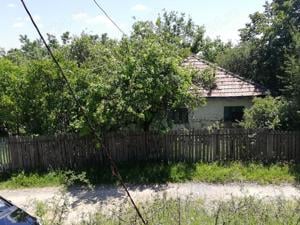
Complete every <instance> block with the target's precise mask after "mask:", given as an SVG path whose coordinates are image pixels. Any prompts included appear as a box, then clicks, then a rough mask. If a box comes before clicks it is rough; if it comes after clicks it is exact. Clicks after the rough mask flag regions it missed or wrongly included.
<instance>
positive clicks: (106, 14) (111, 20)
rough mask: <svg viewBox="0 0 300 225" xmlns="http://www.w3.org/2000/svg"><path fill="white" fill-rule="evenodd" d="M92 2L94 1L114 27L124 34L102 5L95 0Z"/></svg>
mask: <svg viewBox="0 0 300 225" xmlns="http://www.w3.org/2000/svg"><path fill="white" fill-rule="evenodd" d="M93 2H94V3H95V5H96V6H97V7H98V9H100V10H101V11H102V12H103V13H104V15H105V16H106V17H107V18H108V19H109V20H110V22H112V23H113V25H115V27H116V28H117V29H118V30H119V31H120V32H121V33H122V34H123V35H124V36H126V33H125V32H124V31H123V30H122V29H121V28H120V26H118V24H117V23H116V22H115V21H114V20H113V19H112V18H111V17H110V16H109V15H108V13H107V12H106V11H105V10H104V9H103V7H102V6H101V5H100V4H99V3H98V2H97V0H93Z"/></svg>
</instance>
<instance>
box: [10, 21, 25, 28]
mask: <svg viewBox="0 0 300 225" xmlns="http://www.w3.org/2000/svg"><path fill="white" fill-rule="evenodd" d="M24 25H25V23H24V22H15V23H14V24H13V25H12V26H13V27H14V28H21V27H24Z"/></svg>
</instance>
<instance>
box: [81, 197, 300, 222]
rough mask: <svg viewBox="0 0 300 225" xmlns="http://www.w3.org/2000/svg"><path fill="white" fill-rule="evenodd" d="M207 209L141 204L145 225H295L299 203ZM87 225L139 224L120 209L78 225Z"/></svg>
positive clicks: (236, 203) (240, 202)
mask: <svg viewBox="0 0 300 225" xmlns="http://www.w3.org/2000/svg"><path fill="white" fill-rule="evenodd" d="M211 205H212V207H211V209H209V208H208V207H207V206H206V207H205V205H204V204H203V201H201V200H198V201H195V200H192V199H184V200H182V199H177V200H174V199H169V200H166V199H164V200H161V199H156V200H154V201H153V202H146V203H144V204H141V207H142V208H143V212H144V215H145V217H146V218H147V221H148V223H149V224H153V225H154V224H165V225H173V224H190V225H198V224H207V225H210V224H211V225H218V224H220V225H221V224H245V225H258V224H261V225H274V224H285V223H288V224H297V223H298V222H299V220H300V214H299V207H300V202H299V200H296V201H286V200H282V199H277V200H271V201H269V202H267V201H266V200H258V199H256V198H254V197H245V198H241V199H238V198H232V199H231V200H230V201H224V202H223V201H219V202H215V203H212V204H211ZM80 224H81V225H91V224H95V225H96V224H97V225H98V224H99V225H100V224H110V225H114V224H133V225H134V224H136V225H138V224H141V223H140V221H139V220H138V218H137V217H136V215H134V212H133V210H132V209H129V208H125V209H124V208H123V209H120V211H119V212H118V211H117V212H116V214H115V215H114V216H111V217H109V216H106V215H101V214H97V215H96V216H94V217H92V218H91V219H89V220H87V221H84V222H82V223H80Z"/></svg>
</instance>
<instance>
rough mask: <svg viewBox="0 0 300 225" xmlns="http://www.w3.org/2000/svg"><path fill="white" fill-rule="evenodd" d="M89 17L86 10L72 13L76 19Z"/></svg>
mask: <svg viewBox="0 0 300 225" xmlns="http://www.w3.org/2000/svg"><path fill="white" fill-rule="evenodd" d="M88 17H89V16H88V14H86V13H84V12H79V13H75V14H73V15H72V19H73V20H75V21H81V20H85V19H86V18H88Z"/></svg>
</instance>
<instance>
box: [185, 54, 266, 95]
mask: <svg viewBox="0 0 300 225" xmlns="http://www.w3.org/2000/svg"><path fill="white" fill-rule="evenodd" d="M183 65H184V66H191V67H192V68H194V69H197V70H199V71H201V70H203V69H205V68H207V67H212V66H213V64H211V63H209V62H207V61H205V60H202V59H200V58H198V57H197V56H196V55H192V56H190V57H188V58H187V59H186V60H184V62H183ZM215 76H216V83H215V84H216V85H215V87H214V88H213V89H211V90H207V89H204V88H202V87H200V86H199V85H195V84H194V85H193V86H192V87H191V91H192V92H193V93H195V94H201V95H202V96H204V97H252V96H264V95H266V92H267V89H266V88H264V87H263V86H261V85H259V84H256V83H254V82H252V81H249V80H246V79H245V78H242V77H240V76H238V75H236V74H234V73H231V72H229V71H227V70H225V69H223V68H221V67H216V74H215Z"/></svg>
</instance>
